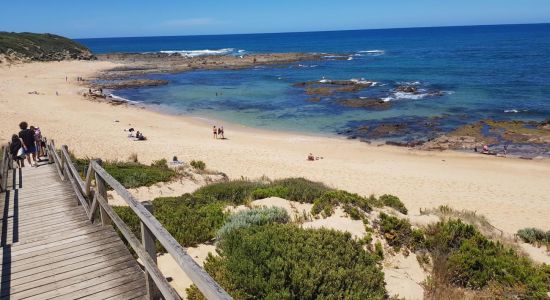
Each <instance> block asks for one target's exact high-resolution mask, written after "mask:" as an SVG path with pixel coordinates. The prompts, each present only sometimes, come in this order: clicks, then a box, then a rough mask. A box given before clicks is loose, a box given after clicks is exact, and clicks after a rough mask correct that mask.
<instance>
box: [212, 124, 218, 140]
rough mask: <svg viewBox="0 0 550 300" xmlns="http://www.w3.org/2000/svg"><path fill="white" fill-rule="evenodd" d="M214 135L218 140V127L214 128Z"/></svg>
mask: <svg viewBox="0 0 550 300" xmlns="http://www.w3.org/2000/svg"><path fill="white" fill-rule="evenodd" d="M212 133H213V134H214V138H215V139H217V138H218V130H217V129H216V126H214V127H212Z"/></svg>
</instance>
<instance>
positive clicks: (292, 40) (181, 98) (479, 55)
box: [80, 24, 550, 140]
mask: <svg viewBox="0 0 550 300" xmlns="http://www.w3.org/2000/svg"><path fill="white" fill-rule="evenodd" d="M548 32H550V24H541V25H506V26H472V27H447V28H417V29H391V30H362V31H339V32H316V33H288V34H258V35H224V36H195V37H155V38H119V39H87V40H80V41H81V42H83V43H84V44H86V45H87V46H89V47H91V48H92V50H93V51H95V52H114V51H124V52H154V51H174V50H177V51H183V50H185V51H189V50H205V49H209V50H220V49H221V50H223V51H221V50H220V53H223V54H226V55H242V54H243V53H254V52H322V53H337V54H338V55H342V56H345V57H346V59H345V60H335V59H332V58H327V59H326V60H323V61H313V62H312V61H310V62H300V63H293V64H290V65H284V66H270V67H257V68H252V69H244V70H223V71H194V72H187V73H180V74H161V75H151V76H150V77H151V78H154V79H167V80H169V81H170V84H168V85H166V86H159V87H147V88H139V89H125V90H119V91H117V92H116V93H115V94H116V95H118V96H121V97H124V98H127V99H131V100H134V101H138V102H141V103H144V104H147V105H152V106H154V107H156V108H158V109H162V110H164V111H167V112H170V113H175V114H194V115H199V116H205V117H212V118H216V119H221V120H228V121H231V122H237V123H241V124H245V125H249V126H254V127H262V128H269V129H279V130H290V131H306V132H315V133H329V134H337V133H345V132H346V130H347V129H349V128H356V127H357V126H365V125H375V124H381V123H388V122H391V123H395V122H404V123H407V124H412V125H411V126H413V129H414V130H410V131H408V132H407V133H406V134H403V135H398V136H396V137H392V138H397V139H404V140H412V139H418V138H423V137H424V138H425V137H428V136H431V135H434V134H435V133H440V132H446V131H449V130H452V129H454V128H456V127H458V126H460V125H463V124H466V123H470V122H473V121H477V120H481V119H487V118H491V119H515V120H533V121H541V120H544V119H548V118H550V96H549V95H550V60H548V57H550V34H548ZM228 48H230V49H229V50H227V49H228ZM189 53H192V55H199V54H200V52H196V51H195V52H185V54H186V55H189ZM228 53H229V54H228ZM323 78H327V79H338V80H347V79H352V78H356V79H360V78H365V79H368V80H373V81H375V82H377V85H376V86H374V87H371V88H368V89H364V90H361V91H358V92H352V93H337V94H336V95H333V96H329V97H321V101H319V102H316V103H313V102H311V101H309V96H308V95H306V94H305V92H304V89H303V88H299V87H293V86H292V85H293V84H294V83H297V82H301V81H313V80H321V79H323ZM399 85H414V86H417V87H418V88H419V91H421V92H420V95H412V94H404V93H396V92H395V91H394V88H395V87H397V86H399ZM422 91H424V92H422ZM430 91H441V92H443V93H442V95H441V96H437V97H435V96H427V95H424V94H426V93H428V92H430ZM357 97H368V98H379V99H384V100H386V101H390V102H391V103H392V107H391V108H390V109H387V110H377V109H365V108H349V107H343V106H341V105H340V104H338V103H336V101H337V100H339V99H348V98H357ZM434 117H436V118H437V125H434V126H432V125H430V122H431V121H430V120H433V119H434ZM426 122H428V123H426ZM422 124H428V125H426V126H423V125H422Z"/></svg>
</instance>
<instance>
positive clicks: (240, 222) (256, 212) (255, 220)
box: [218, 207, 290, 238]
mask: <svg viewBox="0 0 550 300" xmlns="http://www.w3.org/2000/svg"><path fill="white" fill-rule="evenodd" d="M289 221H290V216H289V215H288V212H287V211H286V210H285V209H284V208H280V207H259V208H253V209H251V210H244V211H239V212H237V213H234V214H232V215H230V216H229V217H228V218H227V221H226V222H225V224H224V225H223V226H222V228H220V230H219V231H218V237H219V238H223V237H224V236H225V235H227V234H228V233H229V232H231V231H233V230H235V229H239V228H244V227H250V226H259V225H265V224H272V223H281V224H284V223H288V222H289Z"/></svg>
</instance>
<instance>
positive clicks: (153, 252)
mask: <svg viewBox="0 0 550 300" xmlns="http://www.w3.org/2000/svg"><path fill="white" fill-rule="evenodd" d="M141 204H143V206H144V207H145V208H146V209H147V210H148V211H149V212H150V213H151V214H153V203H151V201H144V202H142V203H141ZM140 223H141V243H142V244H143V248H145V251H147V253H149V256H151V259H152V260H153V261H154V262H155V264H156V263H157V245H156V242H155V237H154V235H153V233H152V232H151V231H150V230H149V228H147V226H145V224H143V222H140ZM145 287H146V288H147V299H149V300H156V299H160V291H159V290H158V288H157V286H156V285H155V283H154V282H153V279H152V278H151V276H149V273H148V272H147V270H145Z"/></svg>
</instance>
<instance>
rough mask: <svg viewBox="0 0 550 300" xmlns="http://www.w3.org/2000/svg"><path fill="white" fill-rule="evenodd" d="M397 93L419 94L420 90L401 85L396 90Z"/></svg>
mask: <svg viewBox="0 0 550 300" xmlns="http://www.w3.org/2000/svg"><path fill="white" fill-rule="evenodd" d="M395 91H396V92H402V93H409V94H417V93H418V88H417V87H416V86H412V85H400V86H398V87H396V88H395Z"/></svg>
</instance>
